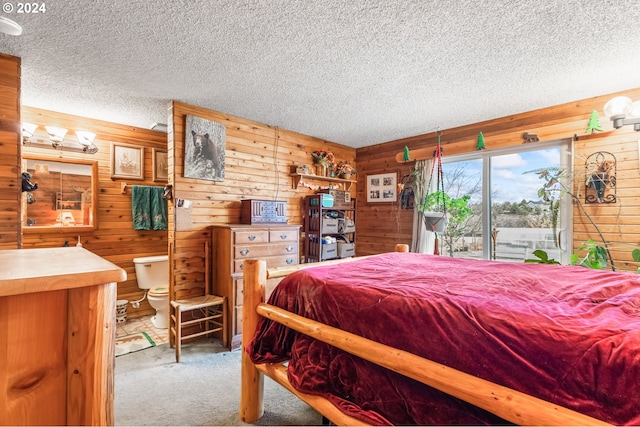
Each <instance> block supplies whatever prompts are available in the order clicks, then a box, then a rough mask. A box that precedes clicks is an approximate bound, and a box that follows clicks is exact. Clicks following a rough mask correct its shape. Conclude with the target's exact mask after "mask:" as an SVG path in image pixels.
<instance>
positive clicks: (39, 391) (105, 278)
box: [0, 247, 127, 426]
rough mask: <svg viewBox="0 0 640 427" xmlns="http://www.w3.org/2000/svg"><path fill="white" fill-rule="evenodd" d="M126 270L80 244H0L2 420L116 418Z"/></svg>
mask: <svg viewBox="0 0 640 427" xmlns="http://www.w3.org/2000/svg"><path fill="white" fill-rule="evenodd" d="M126 278H127V273H126V272H125V271H124V270H123V269H121V268H120V267H118V266H117V265H115V264H112V263H111V262H109V261H107V260H105V259H103V258H101V257H99V256H97V255H95V254H93V253H91V252H89V251H88V250H86V249H83V248H77V247H71V248H42V249H41V248H38V249H16V250H2V251H0V361H2V363H1V364H0V389H2V393H0V425H100V426H106V425H113V423H114V420H113V399H114V397H113V393H114V364H115V362H114V361H115V334H116V332H115V330H116V325H115V321H116V316H115V314H116V282H121V281H123V280H126Z"/></svg>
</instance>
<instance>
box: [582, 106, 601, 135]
mask: <svg viewBox="0 0 640 427" xmlns="http://www.w3.org/2000/svg"><path fill="white" fill-rule="evenodd" d="M595 131H599V132H602V126H600V118H599V117H598V112H597V111H596V110H593V111H591V116H589V123H587V130H585V131H584V133H594V132H595Z"/></svg>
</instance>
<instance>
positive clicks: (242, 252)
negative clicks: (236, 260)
mask: <svg viewBox="0 0 640 427" xmlns="http://www.w3.org/2000/svg"><path fill="white" fill-rule="evenodd" d="M248 253H249V249H240V255H242V256H247V254H248Z"/></svg>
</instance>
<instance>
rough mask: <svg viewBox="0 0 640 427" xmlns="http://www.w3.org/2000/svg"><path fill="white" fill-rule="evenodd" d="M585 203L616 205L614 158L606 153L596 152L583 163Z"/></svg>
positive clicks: (615, 165)
mask: <svg viewBox="0 0 640 427" xmlns="http://www.w3.org/2000/svg"><path fill="white" fill-rule="evenodd" d="M584 169H585V185H586V191H585V194H584V201H585V203H616V202H617V198H616V175H617V163H616V157H615V156H614V155H613V154H611V153H609V152H608V151H597V152H595V153H593V154H591V155H590V156H589V157H587V160H586V161H585V162H584Z"/></svg>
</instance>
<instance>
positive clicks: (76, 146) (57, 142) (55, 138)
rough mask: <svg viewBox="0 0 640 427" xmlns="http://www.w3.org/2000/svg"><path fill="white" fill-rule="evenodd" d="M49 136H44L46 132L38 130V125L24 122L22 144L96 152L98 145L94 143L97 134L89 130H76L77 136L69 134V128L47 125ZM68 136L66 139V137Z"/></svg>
mask: <svg viewBox="0 0 640 427" xmlns="http://www.w3.org/2000/svg"><path fill="white" fill-rule="evenodd" d="M44 128H45V129H46V130H47V134H48V136H49V138H48V139H47V138H46V137H45V138H42V136H41V135H44V132H42V131H38V125H36V124H33V123H27V122H23V123H22V145H26V146H29V147H38V148H51V147H53V148H54V149H56V150H64V151H75V152H80V153H87V154H95V153H97V152H98V147H97V146H96V145H95V144H94V143H93V140H94V139H95V137H96V134H95V133H93V132H87V131H80V130H77V131H75V134H76V136H77V138H74V137H73V136H68V135H67V129H65V128H61V127H56V126H45V127H44ZM65 136H66V139H65Z"/></svg>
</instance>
